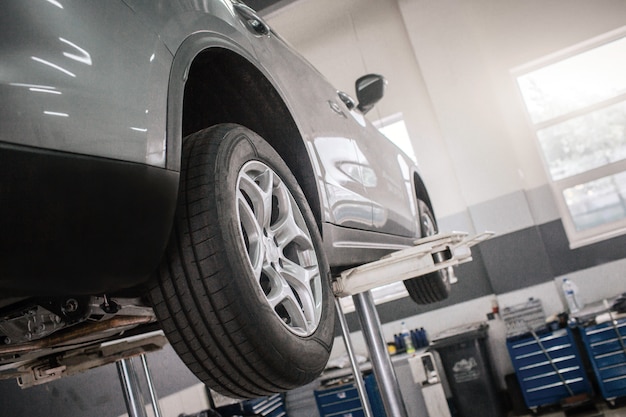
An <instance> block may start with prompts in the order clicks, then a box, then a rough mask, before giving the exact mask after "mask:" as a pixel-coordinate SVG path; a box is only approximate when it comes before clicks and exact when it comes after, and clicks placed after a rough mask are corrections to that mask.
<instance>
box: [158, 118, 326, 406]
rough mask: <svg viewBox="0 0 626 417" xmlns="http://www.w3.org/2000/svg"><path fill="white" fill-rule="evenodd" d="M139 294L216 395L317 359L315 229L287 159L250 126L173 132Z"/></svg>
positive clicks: (295, 382)
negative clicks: (176, 184) (168, 186)
mask: <svg viewBox="0 0 626 417" xmlns="http://www.w3.org/2000/svg"><path fill="white" fill-rule="evenodd" d="M263 213H264V214H263ZM257 216H258V218H257ZM276 216H278V217H276ZM261 229H262V230H261ZM261 234H263V235H261ZM253 264H254V267H253ZM150 296H151V299H152V302H153V305H154V310H155V313H156V315H157V318H158V319H159V321H160V323H161V326H162V328H163V330H164V332H165V334H166V336H167V338H168V339H169V341H170V343H171V344H172V346H173V347H174V349H175V350H176V352H177V353H178V355H179V356H180V357H181V359H182V360H183V361H184V362H185V364H186V365H187V366H188V367H189V368H190V369H191V371H192V372H193V373H194V374H195V375H196V376H197V377H198V378H199V379H201V380H202V381H203V382H204V383H205V384H206V385H207V386H209V387H210V388H212V389H214V390H215V391H217V392H220V393H222V394H224V395H227V396H230V397H236V398H254V397H259V396H263V395H268V394H271V393H276V392H283V391H286V390H289V389H293V388H295V387H298V386H301V385H303V384H306V383H308V382H311V381H312V380H314V379H315V378H316V377H317V376H318V375H319V374H320V373H321V371H322V370H323V369H324V367H325V366H326V362H327V361H328V357H329V355H330V350H331V347H332V341H333V338H334V320H335V314H334V303H333V298H332V297H333V296H332V293H331V291H330V272H329V267H328V264H327V262H326V260H325V257H324V256H323V253H322V244H321V238H320V234H319V230H318V229H317V225H316V222H315V219H314V218H313V215H312V213H311V210H310V208H309V206H308V204H307V202H306V199H305V197H304V194H303V193H302V191H301V189H300V188H299V186H298V184H297V182H296V179H295V178H294V176H293V175H292V173H291V172H290V171H289V168H288V167H287V165H286V164H285V163H284V162H283V160H282V159H281V158H280V156H279V155H278V154H277V153H276V152H275V151H274V149H272V147H271V146H270V145H269V144H268V143H267V142H266V141H264V140H263V139H262V138H261V137H259V136H258V135H256V134H255V133H253V132H252V131H250V130H248V129H246V128H243V127H241V126H238V125H233V124H228V125H218V126H215V127H212V128H209V129H206V130H203V131H200V132H197V133H194V134H192V135H190V136H188V137H187V138H186V139H185V141H184V143H183V164H182V169H181V183H180V190H179V201H178V207H177V214H176V219H175V225H174V228H173V231H172V236H171V238H170V243H169V247H168V250H167V253H166V256H165V257H164V260H163V262H162V264H161V266H160V268H159V271H158V282H157V284H156V285H155V286H154V288H153V289H152V290H151V294H150ZM270 299H271V300H272V301H273V302H274V307H272V306H270Z"/></svg>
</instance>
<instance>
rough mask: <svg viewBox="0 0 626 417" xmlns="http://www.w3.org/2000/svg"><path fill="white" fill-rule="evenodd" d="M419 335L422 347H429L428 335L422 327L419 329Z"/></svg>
mask: <svg viewBox="0 0 626 417" xmlns="http://www.w3.org/2000/svg"><path fill="white" fill-rule="evenodd" d="M420 335H421V339H422V346H428V345H429V343H430V342H429V341H428V333H427V332H426V330H425V329H424V328H423V327H420Z"/></svg>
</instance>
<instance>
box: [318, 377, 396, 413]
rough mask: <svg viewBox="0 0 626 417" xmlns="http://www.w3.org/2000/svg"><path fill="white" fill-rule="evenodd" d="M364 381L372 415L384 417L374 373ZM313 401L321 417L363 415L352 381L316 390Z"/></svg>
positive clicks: (359, 399)
mask: <svg viewBox="0 0 626 417" xmlns="http://www.w3.org/2000/svg"><path fill="white" fill-rule="evenodd" d="M364 382H365V389H366V391H367V396H368V397H369V403H370V407H371V409H372V413H373V414H374V417H386V413H385V410H384V407H383V403H382V399H381V397H380V392H379V391H378V387H377V385H376V379H375V378H374V375H373V374H370V375H368V376H367V377H365V378H364ZM315 401H316V403H317V408H318V410H319V412H320V416H321V417H365V411H364V410H363V404H362V403H361V398H360V397H359V392H358V391H357V388H356V385H355V384H354V383H347V384H342V385H339V386H335V387H330V388H322V389H319V390H316V391H315Z"/></svg>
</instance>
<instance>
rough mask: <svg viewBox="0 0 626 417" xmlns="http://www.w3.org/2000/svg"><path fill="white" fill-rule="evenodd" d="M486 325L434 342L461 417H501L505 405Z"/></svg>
mask: <svg viewBox="0 0 626 417" xmlns="http://www.w3.org/2000/svg"><path fill="white" fill-rule="evenodd" d="M488 328H489V325H487V323H484V322H481V323H473V324H470V325H465V326H461V327H456V328H453V329H449V330H446V331H444V332H443V333H440V334H438V335H437V336H435V338H434V339H433V341H432V344H431V348H434V349H435V350H436V351H437V352H438V353H439V356H440V357H441V362H442V364H443V368H444V371H445V374H446V377H447V379H448V384H449V385H450V391H451V392H452V396H453V401H454V403H455V404H456V408H457V411H458V416H459V417H475V416H481V417H501V416H502V406H501V404H500V397H499V395H498V390H497V388H496V384H495V378H494V375H493V370H492V367H491V361H490V360H489V352H488V348H487V329H488Z"/></svg>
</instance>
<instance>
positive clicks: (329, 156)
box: [0, 0, 419, 294]
mask: <svg viewBox="0 0 626 417" xmlns="http://www.w3.org/2000/svg"><path fill="white" fill-rule="evenodd" d="M3 8H5V10H6V11H7V12H8V13H3V14H2V15H1V16H2V17H0V23H2V24H4V25H5V26H4V27H5V28H10V29H8V30H10V31H12V33H13V34H14V35H15V36H11V37H7V38H5V39H4V40H2V41H0V58H1V59H0V68H1V69H2V71H0V94H1V95H2V97H3V102H4V103H11V105H6V104H5V105H3V106H0V125H1V126H2V128H1V129H0V148H2V149H3V151H4V154H5V155H11V154H13V153H14V152H16V151H17V150H21V151H23V152H26V154H27V155H30V156H32V155H34V154H39V155H44V154H45V155H53V157H52V158H51V160H56V161H62V160H69V161H79V162H78V164H79V165H80V164H82V163H83V162H84V161H85V160H84V159H81V158H88V159H89V158H96V159H91V161H92V162H91V163H92V166H93V167H94V168H93V170H92V171H91V172H86V173H85V174H84V175H83V178H81V179H82V180H86V181H88V182H91V183H93V185H94V187H93V188H89V187H84V186H79V187H78V188H79V189H80V190H81V193H82V194H78V195H77V196H76V198H74V199H72V198H70V197H71V196H72V193H71V192H69V191H67V190H65V191H64V190H63V189H62V186H61V185H62V182H57V183H54V182H53V184H55V187H57V188H56V189H55V188H54V187H51V188H50V189H49V190H48V191H49V192H48V191H46V192H44V191H43V190H42V189H43V188H45V184H40V185H37V183H38V181H36V178H35V175H40V176H41V179H42V180H43V179H45V177H46V175H47V174H50V175H52V176H53V177H55V178H59V179H60V178H63V179H64V180H63V181H68V182H71V181H70V178H71V169H72V168H71V167H72V166H75V163H74V162H70V163H68V164H67V169H65V168H63V164H61V163H57V162H55V163H52V164H51V167H52V168H46V169H40V170H33V171H32V172H30V173H29V175H27V176H28V178H29V180H28V181H29V184H30V185H29V187H31V188H30V189H29V190H27V192H29V193H31V194H32V195H33V196H34V200H35V201H37V204H39V205H40V206H41V207H42V208H43V207H44V206H45V204H46V201H45V199H43V198H39V197H38V196H39V195H46V196H50V195H52V194H53V193H52V190H55V191H54V193H56V195H58V196H63V198H67V199H68V207H67V209H66V210H58V211H53V212H54V213H56V214H57V215H58V217H57V218H56V223H54V222H52V223H51V224H52V226H51V227H49V228H48V232H46V233H51V232H50V230H56V232H55V233H57V234H58V235H59V236H63V238H62V239H60V241H59V243H58V244H55V243H54V239H51V238H50V237H49V236H47V237H43V238H39V237H38V236H40V235H41V234H42V231H43V229H45V228H44V225H43V223H41V222H38V221H35V220H34V219H36V218H38V217H40V218H41V212H40V211H39V210H33V209H29V208H28V207H27V202H26V201H25V202H23V204H24V207H23V208H22V207H21V206H20V204H22V203H15V204H14V206H13V207H12V208H11V209H3V210H4V212H3V213H4V214H6V216H4V219H5V220H4V221H2V220H0V222H2V223H3V227H4V223H6V227H5V228H6V230H10V231H11V233H5V234H4V237H3V238H2V239H0V240H1V242H0V244H1V245H0V246H2V247H3V248H9V247H10V245H11V242H21V243H19V244H18V245H16V246H15V247H14V248H13V250H12V251H8V250H5V251H4V254H3V255H2V256H3V262H2V266H1V267H0V268H2V270H1V271H0V275H3V276H2V278H0V288H8V289H16V288H17V289H20V290H21V289H24V288H29V287H31V288H35V287H37V285H34V284H40V285H39V287H40V288H41V291H40V292H42V293H45V292H46V291H52V290H53V289H54V291H57V292H58V291H62V288H63V285H58V286H55V285H52V284H50V283H51V282H52V281H54V280H56V279H60V278H59V276H60V275H63V271H67V272H71V273H69V274H67V277H65V279H64V282H73V283H74V284H72V285H73V288H75V289H76V291H77V292H80V293H89V292H90V291H93V290H96V289H97V290H104V289H106V290H111V289H114V288H116V287H117V286H119V287H120V288H123V287H127V286H132V285H136V284H138V283H141V282H143V281H145V279H147V278H146V277H147V275H149V271H150V269H151V268H155V267H156V265H157V264H158V258H159V256H160V254H161V253H162V249H163V247H164V246H165V244H166V241H167V233H166V232H164V230H165V231H166V230H168V229H167V228H169V227H170V225H171V217H172V213H173V207H174V204H175V201H176V196H177V186H176V181H177V178H178V177H177V173H178V171H179V169H180V146H181V141H182V130H181V121H182V107H183V106H182V103H183V95H184V88H185V81H186V77H187V75H188V71H189V68H190V65H191V63H192V62H193V60H194V58H195V57H196V56H197V55H198V54H200V53H201V52H202V51H203V50H206V49H207V48H223V49H228V50H231V51H233V52H235V53H236V54H238V55H240V56H242V57H243V58H245V59H246V60H247V61H249V62H250V63H252V64H253V65H254V66H255V67H256V68H257V69H258V70H259V71H260V72H261V73H262V74H263V75H264V77H266V78H267V80H268V81H269V82H270V83H271V85H273V86H274V88H275V89H276V91H277V92H278V94H279V95H280V97H281V99H282V100H283V101H284V103H285V105H286V107H287V108H288V110H289V112H290V113H291V115H292V116H293V119H294V122H295V124H296V125H297V128H298V130H299V132H300V135H301V138H294V140H303V142H304V145H305V146H304V149H306V150H307V152H308V158H309V160H310V165H311V169H312V172H311V175H313V176H314V177H315V179H316V181H315V182H316V183H317V188H318V190H317V192H318V194H319V199H320V201H321V208H322V209H321V211H320V212H321V216H322V218H321V219H320V223H321V224H324V225H328V227H327V226H324V230H325V231H327V233H325V235H324V238H325V239H324V240H325V244H326V245H327V247H328V248H341V250H340V251H337V252H336V254H341V256H329V258H331V265H332V266H341V265H351V264H354V263H357V262H366V261H368V260H373V259H375V258H376V257H378V256H379V255H381V254H384V253H386V252H389V251H392V250H395V249H398V248H400V247H402V246H406V245H408V244H410V242H411V240H412V239H413V238H414V237H416V236H418V235H419V228H418V227H417V223H416V220H415V219H416V217H417V216H416V213H415V204H414V198H415V196H414V187H413V185H412V178H413V174H414V167H413V166H411V162H410V160H408V158H407V157H406V156H404V155H403V154H402V153H401V151H400V150H399V149H398V148H396V147H395V145H393V144H391V143H390V142H389V141H387V140H386V139H385V138H384V137H382V135H381V134H380V133H379V132H377V131H376V130H375V129H374V128H373V127H372V126H371V124H370V123H369V122H367V121H366V120H365V118H364V117H363V115H362V114H361V113H359V112H357V111H356V110H352V109H350V108H348V107H347V106H346V104H345V103H344V102H343V101H342V100H341V99H340V98H339V97H338V92H337V90H336V89H334V88H333V87H332V86H331V85H330V84H329V83H328V82H327V81H326V80H325V79H324V78H323V77H322V76H321V75H320V74H319V73H318V72H317V71H316V70H315V69H314V68H313V67H312V66H311V65H310V64H309V63H308V62H306V61H305V60H303V59H302V58H301V57H300V56H299V55H298V54H297V53H296V52H295V51H293V50H292V49H291V48H290V47H288V46H287V45H286V44H285V42H284V41H283V40H282V39H281V38H280V37H279V36H277V35H276V34H275V33H273V32H271V33H270V34H269V35H268V36H257V35H256V34H254V33H253V32H251V31H250V30H248V28H247V26H246V25H245V24H244V23H243V22H242V21H241V19H240V17H239V16H238V15H237V12H236V11H235V10H234V7H233V3H232V2H231V1H228V0H219V1H218V0H215V1H205V2H196V1H191V0H187V1H185V0H179V1H171V0H155V1H146V0H124V1H118V2H107V3H106V5H103V3H100V2H97V1H96V0H85V1H77V0H74V1H72V0H49V1H46V2H42V3H41V4H40V5H38V6H37V7H35V8H32V7H30V6H29V5H28V4H26V3H23V2H17V1H12V2H8V3H7V4H6V5H3ZM31 27H37V28H38V29H41V30H37V31H33V30H30V28H31ZM5 30H7V29H5ZM121 74H122V75H123V76H121ZM301 87H306V88H301ZM64 153H65V154H67V155H63V154H64ZM382 155H386V156H385V157H382ZM7 158H13V157H8V156H7ZM98 158H99V159H101V161H100V160H98ZM126 163H132V164H137V165H138V167H139V168H140V169H145V171H146V172H145V173H144V174H143V176H139V178H143V179H139V180H138V181H145V182H144V183H134V182H133V181H130V182H129V181H127V179H125V177H124V176H120V175H110V174H106V173H107V172H126V171H128V172H131V171H133V170H134V169H135V168H130V166H128V165H126ZM6 166H7V167H8V166H9V165H6ZM11 166H13V165H11ZM42 167H45V165H42ZM97 167H99V168H97ZM142 167H143V168H142ZM149 167H154V168H155V169H147V168H149ZM15 169H17V168H15ZM2 175H3V176H4V178H8V177H7V176H10V175H11V174H10V173H9V172H7V171H6V170H5V171H3V174H2ZM128 175H130V174H128ZM14 178H19V175H18V176H14ZM103 178H106V180H103ZM155 178H163V181H164V184H166V185H165V186H164V187H163V191H157V190H156V188H155V187H154V186H153V182H154V179H155ZM81 179H77V180H81ZM114 181H118V183H115V182H114ZM15 184H18V183H15ZM142 184H143V185H142ZM17 187H19V185H16V187H15V188H14V187H13V186H11V187H8V189H10V193H17V192H18V191H17ZM102 188H104V189H105V192H104V193H102V192H101V189H102ZM141 189H144V190H146V194H147V197H146V198H144V197H143V196H142V195H141V192H138V190H141ZM3 193H4V194H5V195H6V191H5V190H3ZM151 193H152V194H151ZM102 195H104V196H107V198H109V199H111V201H112V204H107V201H106V199H103V198H102ZM77 199H79V200H82V201H89V202H92V203H93V204H85V203H80V204H79V203H78V202H77V201H78V200H77ZM60 200H61V199H59V202H57V204H59V205H61V204H62V202H60ZM143 201H150V202H151V203H152V204H144V203H143ZM120 202H126V204H127V205H128V206H131V207H133V208H134V211H133V212H132V215H131V216H129V217H128V218H130V219H137V218H138V219H140V221H137V222H136V223H133V221H134V220H133V221H127V219H128V218H127V219H124V218H123V217H124V213H123V207H124V204H123V203H120ZM155 211H159V213H158V214H159V215H155ZM20 213H21V214H20ZM107 213H110V214H109V215H108V216H107ZM49 214H50V215H48V216H47V217H46V216H44V218H49V219H50V218H52V215H51V214H52V212H51V213H49ZM16 215H20V216H21V218H22V221H21V223H20V224H22V225H31V226H32V227H31V228H30V229H28V230H27V236H29V238H23V236H22V235H23V233H22V232H21V231H20V230H19V229H18V228H16V227H9V223H10V221H9V220H10V219H11V216H16ZM29 216H30V217H29ZM168 216H169V217H168ZM90 217H91V218H96V219H102V218H104V217H106V220H104V221H103V223H102V224H103V225H104V226H103V227H102V231H104V230H108V231H118V232H119V228H118V227H117V226H116V225H119V224H124V225H126V227H127V228H128V229H132V228H133V227H134V226H133V224H135V225H136V227H137V230H138V232H137V233H134V232H133V231H132V230H129V235H131V236H134V238H131V239H129V241H128V242H130V243H129V247H132V246H133V245H137V246H141V245H142V243H141V241H138V240H134V239H135V238H137V237H138V236H143V237H146V236H150V238H151V239H152V241H154V244H153V245H145V246H146V247H145V254H144V255H142V256H141V257H140V258H141V259H143V260H144V261H145V262H143V263H141V262H139V263H138V264H140V265H138V266H137V268H133V267H131V263H132V261H131V259H132V258H131V257H130V255H127V254H125V253H124V252H123V251H122V252H119V251H117V249H116V235H115V234H114V233H111V234H110V235H107V234H106V233H104V234H105V235H107V237H106V239H103V238H100V239H98V244H93V243H92V242H93V241H92V242H90V241H89V238H88V237H84V236H80V235H79V234H74V235H72V234H70V235H67V234H63V233H61V230H62V229H63V227H64V225H65V228H66V229H68V230H78V229H80V227H81V225H84V224H85V222H86V219H88V218H90ZM101 221H102V220H101ZM37 225H39V226H41V228H40V229H36V227H35V226H37ZM148 231H153V232H154V233H149V232H148ZM99 233H100V232H99ZM44 235H45V233H44ZM70 238H71V239H70ZM29 239H31V240H29ZM29 243H30V244H34V246H33V247H34V248H35V249H36V250H34V251H33V252H32V253H31V254H30V255H28V256H27V257H26V258H20V259H21V260H22V261H27V260H28V259H37V258H38V257H39V258H41V259H49V263H48V264H47V265H52V266H54V264H55V260H54V259H53V258H52V257H50V256H48V257H46V256H44V255H45V254H57V252H56V251H55V250H53V249H55V247H61V246H62V245H69V246H70V247H71V248H73V249H72V251H74V252H75V253H76V255H77V256H78V257H80V258H81V259H85V260H89V259H92V260H93V259H94V258H92V255H91V254H92V253H95V252H101V253H103V254H106V255H103V256H102V257H101V258H98V261H97V262H95V264H97V265H101V266H103V268H102V269H99V268H94V270H93V271H91V272H89V273H86V272H84V271H83V269H84V268H85V267H86V265H87V264H86V263H79V264H80V265H82V266H81V267H74V266H72V265H70V264H69V263H67V262H65V261H60V262H58V265H57V268H56V269H55V268H54V267H52V269H51V271H50V273H49V274H48V275H46V274H45V273H44V271H43V270H41V268H42V265H45V264H46V263H43V262H39V263H38V265H39V267H37V268H39V269H37V268H34V269H33V268H31V269H29V268H26V270H27V271H30V272H28V273H26V276H28V277H29V279H30V280H31V281H29V283H26V281H23V282H21V283H20V285H15V284H14V285H11V284H10V281H11V280H14V278H15V276H16V274H17V264H14V263H11V262H8V259H9V256H10V255H9V254H10V253H16V251H17V248H21V249H25V248H26V245H27V244H29ZM55 245H56V246H55ZM119 247H126V246H124V245H119ZM81 249H82V250H81ZM107 257H109V258H119V259H117V261H116V263H115V265H117V266H116V267H115V268H114V269H110V268H108V267H104V263H106V261H105V259H107ZM60 258H61V259H62V258H63V257H60ZM16 259H17V258H16ZM57 260H58V259H57ZM125 260H128V262H126V263H125ZM85 262H87V261H85ZM35 264H37V262H34V263H33V265H35ZM123 265H125V266H123ZM64 268H65V269H64ZM124 268H128V269H129V270H134V272H132V273H131V272H129V273H125V271H124ZM7 271H10V273H9V272H7ZM114 271H119V275H120V276H124V278H123V279H122V278H120V279H119V280H116V279H113V278H110V277H111V276H112V275H115V272H114ZM81 275H84V276H91V277H90V278H89V279H91V280H92V281H93V282H94V285H90V284H85V285H83V286H77V285H76V282H78V281H79V280H80V278H79V276H81ZM106 277H109V278H106ZM106 279H112V281H111V282H115V284H111V285H104V284H103V282H102V280H106ZM120 280H121V281H123V282H120ZM44 281H46V282H47V284H46V285H41V284H42V282H44ZM17 292H18V293H20V294H21V292H20V291H17Z"/></svg>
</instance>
